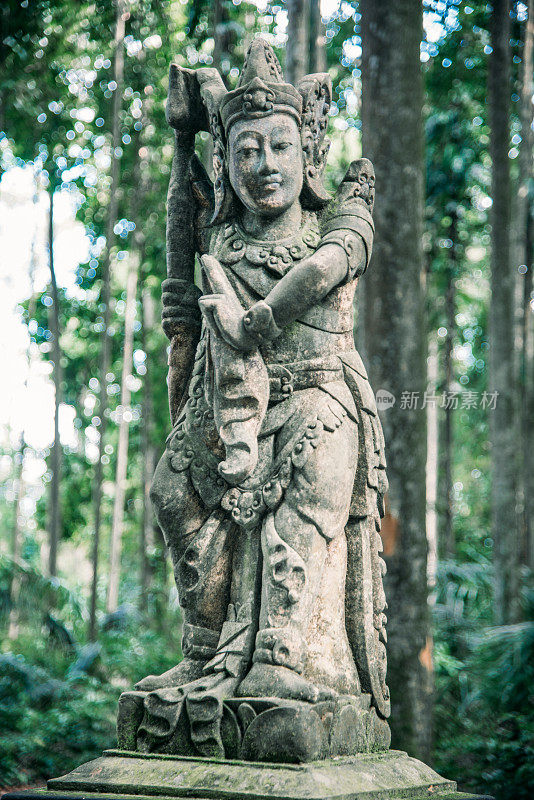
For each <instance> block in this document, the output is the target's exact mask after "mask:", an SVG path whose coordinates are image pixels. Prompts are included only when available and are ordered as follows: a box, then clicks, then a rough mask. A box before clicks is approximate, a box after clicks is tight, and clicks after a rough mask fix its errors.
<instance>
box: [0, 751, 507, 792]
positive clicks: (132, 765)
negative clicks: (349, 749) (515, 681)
mask: <svg viewBox="0 0 534 800" xmlns="http://www.w3.org/2000/svg"><path fill="white" fill-rule="evenodd" d="M149 797H158V798H165V799H166V800H169V799H170V798H193V799H195V800H334V798H335V800H396V799H397V798H398V799H399V800H400V798H402V799H403V800H423V799H424V798H427V799H429V798H436V800H437V798H439V800H474V798H475V797H476V798H478V800H484V798H482V797H481V796H480V795H471V794H469V795H468V794H463V793H461V792H457V791H456V784H455V783H454V781H449V780H446V779H445V778H442V777H441V776H440V775H438V774H437V773H436V772H434V770H432V769H430V767H427V766H426V765H425V764H423V763H422V762H421V761H417V760H416V759H414V758H410V757H409V756H408V755H407V754H406V753H403V752H400V751H398V750H390V751H389V752H386V753H380V754H370V753H366V754H361V755H357V756H349V757H340V758H334V759H327V760H324V761H313V762H310V763H307V764H274V763H251V762H245V761H237V760H236V761H232V760H226V759H207V758H194V757H184V756H161V755H144V754H140V753H130V752H127V751H121V750H107V751H106V752H105V753H104V754H103V755H102V757H101V758H97V759H95V760H94V761H89V762H87V763H86V764H82V766H80V767H78V768H77V769H75V770H74V771H73V772H71V773H69V774H68V775H64V776H63V777H61V778H54V779H53V780H50V781H49V782H48V790H47V791H44V790H43V791H40V792H12V793H11V794H8V795H4V798H3V800H82V799H83V800H119V798H123V800H134V798H135V800H146V799H147V798H149ZM487 800H491V799H490V798H487Z"/></svg>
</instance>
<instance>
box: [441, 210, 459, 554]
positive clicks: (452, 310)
mask: <svg viewBox="0 0 534 800" xmlns="http://www.w3.org/2000/svg"><path fill="white" fill-rule="evenodd" d="M451 216H452V221H451V224H450V226H449V239H450V240H451V242H452V247H451V248H450V251H449V253H450V257H449V264H448V266H447V290H446V295H445V314H446V321H447V335H446V337H445V343H444V344H445V346H444V373H445V408H444V412H445V413H444V417H445V418H444V422H443V446H442V463H443V484H444V485H443V498H444V504H443V506H444V507H443V550H444V551H445V553H446V555H447V557H448V558H452V557H453V556H454V553H455V551H456V545H455V540H454V525H453V507H454V490H453V461H454V456H453V448H454V430H453V421H454V419H453V418H454V407H453V405H454V404H453V403H452V402H451V401H450V397H451V392H452V391H453V382H454V370H453V351H454V337H455V334H456V276H457V264H456V256H457V248H458V242H457V239H458V230H457V227H458V224H457V223H458V220H457V218H456V212H452V214H451Z"/></svg>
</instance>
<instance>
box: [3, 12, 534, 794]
mask: <svg viewBox="0 0 534 800" xmlns="http://www.w3.org/2000/svg"><path fill="white" fill-rule="evenodd" d="M0 24H1V31H0V169H1V180H0V281H1V283H2V292H1V295H2V299H1V308H2V313H1V315H0V316H1V319H0V325H1V330H2V339H3V346H2V352H1V355H0V359H1V361H0V365H1V367H0V368H1V370H2V376H3V381H2V383H3V387H4V388H3V391H2V399H1V400H0V409H1V411H0V481H1V485H0V642H1V644H0V785H4V786H13V785H17V784H30V783H31V784H33V785H36V784H39V783H40V782H42V781H44V780H45V779H46V778H47V777H51V776H53V775H54V774H58V773H65V772H66V771H68V770H69V769H70V768H72V767H74V766H75V765H77V764H79V763H81V762H82V761H84V760H87V759H89V758H91V757H93V756H96V755H98V754H99V753H100V752H101V750H102V749H104V748H106V747H112V746H113V745H114V741H115V732H114V719H115V712H116V703H117V699H118V696H119V694H120V692H121V691H123V690H124V689H126V688H128V687H131V686H132V684H133V683H134V682H135V681H136V680H138V679H139V678H141V677H143V676H145V675H147V674H148V673H153V672H159V671H163V670H164V669H166V668H168V667H170V666H172V665H173V664H174V663H176V661H177V660H178V659H179V658H180V624H181V622H180V611H179V607H178V602H177V596H176V590H175V587H174V584H173V581H172V576H171V574H170V569H169V566H168V564H167V562H166V559H165V552H164V551H165V547H164V544H163V541H162V537H161V532H160V530H159V529H158V527H157V525H156V523H155V520H154V518H153V515H152V511H151V509H150V501H149V497H148V488H149V484H150V477H151V474H152V472H153V469H154V466H155V463H156V460H157V457H158V455H159V453H160V452H161V451H162V450H163V446H164V441H165V436H166V435H167V432H168V428H169V419H168V406H167V387H166V347H167V341H166V339H165V336H164V334H163V332H162V330H161V327H160V323H159V311H160V296H159V295H160V284H161V280H162V278H163V277H164V275H165V213H166V212H165V200H166V191H167V184H168V180H169V173H170V167H171V161H172V153H173V136H172V131H171V129H170V128H169V127H168V125H167V123H166V121H165V99H166V92H167V81H168V66H169V63H170V62H171V61H172V60H176V61H177V62H178V63H179V64H181V65H183V66H189V67H195V66H209V65H214V66H217V67H218V69H219V70H220V71H221V73H222V74H223V76H224V79H225V81H226V83H227V85H228V86H229V87H234V86H235V84H236V82H237V80H238V76H239V70H240V68H241V66H242V63H243V57H244V52H245V51H246V48H247V46H248V44H249V43H250V41H251V39H252V38H253V37H254V36H255V35H257V34H261V35H262V36H265V37H266V38H267V39H268V40H269V41H270V42H271V43H272V44H273V46H274V48H275V50H276V52H277V54H278V55H279V57H280V60H281V62H282V64H283V65H285V68H286V76H287V77H288V78H289V79H290V80H293V81H294V80H296V79H298V78H299V77H300V76H302V75H303V74H304V73H306V72H317V71H324V70H325V69H328V71H329V72H330V75H331V76H332V79H333V84H334V101H333V103H332V106H331V109H330V115H331V121H330V125H329V135H330V138H331V140H332V146H331V151H330V159H329V166H328V169H327V176H326V178H327V184H328V186H329V187H330V188H331V189H333V188H334V187H335V186H336V185H337V183H338V182H339V181H340V180H341V178H342V176H343V174H344V172H345V170H346V168H347V167H348V164H349V163H350V161H351V160H353V159H354V158H357V157H359V155H360V154H361V153H362V148H363V154H364V155H365V156H367V157H369V158H371V159H372V160H373V162H374V163H375V168H376V171H377V202H376V215H375V216H376V227H377V235H376V247H375V251H374V255H373V259H372V263H371V267H370V269H369V271H368V273H367V274H366V275H365V277H364V278H363V280H362V282H361V286H360V287H359V298H358V308H357V325H356V340H357V345H358V347H359V349H360V350H361V352H362V355H363V356H364V361H365V362H366V364H367V365H368V368H369V371H370V377H371V382H372V384H373V387H374V389H375V391H377V390H379V391H378V400H379V406H380V410H381V417H382V420H383V423H384V428H385V433H386V442H387V455H388V462H389V474H390V480H391V489H390V493H389V498H388V513H387V515H386V518H385V521H384V526H383V532H382V535H383V540H384V548H385V558H386V561H387V563H388V576H387V578H386V591H387V596H388V602H389V610H388V617H389V632H390V643H389V673H388V675H389V684H390V686H391V690H392V702H393V716H392V729H393V745H394V746H395V747H397V748H400V749H406V750H408V751H409V752H410V754H411V755H414V756H417V757H419V758H423V759H425V760H427V761H430V762H432V763H433V764H434V765H435V767H436V768H437V769H438V770H439V771H440V772H442V773H444V774H445V775H446V776H447V777H450V778H453V779H456V780H457V781H458V783H459V786H460V788H462V789H464V790H473V791H479V792H487V793H490V794H493V795H495V796H496V797H497V798H498V800H504V799H505V798H514V800H522V798H524V799H525V800H526V799H527V798H531V797H532V794H533V791H534V719H533V711H532V708H533V705H534V704H533V702H532V700H533V688H532V687H533V685H534V592H533V589H532V580H531V578H532V569H533V565H534V535H533V532H534V485H533V484H534V441H533V439H534V328H533V320H534V313H533V311H534V308H533V298H534V294H533V283H532V266H533V200H534V185H533V126H532V120H533V110H534V106H533V104H532V100H533V33H534V8H533V3H532V0H530V2H515V1H514V0H512V2H510V3H509V2H508V1H507V0H494V2H493V3H489V4H488V3H486V2H480V1H479V0H423V2H421V0H382V1H381V2H374V1H373V0H361V2H360V3H359V4H358V3H357V2H351V3H349V2H345V0H341V1H340V0H322V2H321V3H320V4H319V2H318V0H287V2H285V3H284V2H282V0H278V1H276V0H275V2H269V0H254V2H246V0H233V2H232V1H231V0H214V1H213V2H208V0H120V2H117V3H115V4H114V3H112V2H111V1H110V0H92V1H90V0H79V1H78V2H72V0H71V1H70V2H69V0H22V2H15V0H8V2H7V3H3V4H2V7H1V8H0ZM197 144H198V148H199V149H200V151H201V152H202V153H203V156H204V160H205V163H206V164H207V165H208V166H209V160H210V154H211V149H210V143H209V141H208V139H207V136H206V138H203V135H199V136H198V137H197ZM391 396H393V400H394V402H392V398H391Z"/></svg>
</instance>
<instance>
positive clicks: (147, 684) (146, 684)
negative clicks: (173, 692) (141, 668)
mask: <svg viewBox="0 0 534 800" xmlns="http://www.w3.org/2000/svg"><path fill="white" fill-rule="evenodd" d="M203 667H204V661H197V660H195V659H193V658H184V660H183V661H181V662H180V663H179V664H177V665H176V666H175V667H171V669H168V670H167V671H166V672H163V673H162V674H161V675H147V677H146V678H143V680H141V681H139V683H136V684H135V688H136V689H137V690H138V691H140V692H153V691H155V690H156V689H168V688H170V687H173V686H183V685H184V684H185V683H191V681H196V680H197V678H202V676H203V672H202V669H203Z"/></svg>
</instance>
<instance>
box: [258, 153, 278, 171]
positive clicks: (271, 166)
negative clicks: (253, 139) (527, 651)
mask: <svg viewBox="0 0 534 800" xmlns="http://www.w3.org/2000/svg"><path fill="white" fill-rule="evenodd" d="M273 172H277V168H276V160H275V158H274V153H273V151H272V150H271V148H270V147H265V148H264V149H263V151H262V157H261V161H260V165H259V168H258V173H259V174H260V175H272V173H273Z"/></svg>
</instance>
